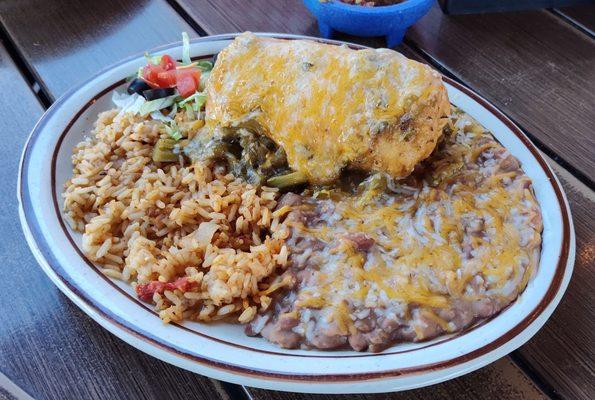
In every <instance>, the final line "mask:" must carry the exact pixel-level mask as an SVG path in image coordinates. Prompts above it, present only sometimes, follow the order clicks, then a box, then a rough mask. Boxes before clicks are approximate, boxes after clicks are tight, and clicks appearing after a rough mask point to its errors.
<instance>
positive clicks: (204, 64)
mask: <svg viewBox="0 0 595 400" xmlns="http://www.w3.org/2000/svg"><path fill="white" fill-rule="evenodd" d="M196 66H197V67H198V68H200V69H201V70H203V71H205V72H206V71H210V70H212V69H213V63H212V62H210V61H206V60H202V61H198V62H197V63H196Z"/></svg>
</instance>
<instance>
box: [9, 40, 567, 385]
mask: <svg viewBox="0 0 595 400" xmlns="http://www.w3.org/2000/svg"><path fill="white" fill-rule="evenodd" d="M235 36H236V34H226V35H216V36H208V37H202V38H196V39H193V40H192V41H191V42H192V43H195V42H211V41H221V40H231V39H233V38H234V37H235ZM272 37H275V38H279V39H290V40H291V39H307V40H314V41H317V42H321V43H327V44H335V45H341V44H347V45H348V46H349V47H351V48H353V49H358V50H359V49H365V48H367V47H365V46H361V45H356V44H351V43H344V42H340V41H334V40H325V39H320V38H314V37H308V36H301V35H286V36H284V35H282V34H279V35H277V34H275V35H274V36H272ZM178 46H179V43H174V44H170V45H165V46H161V47H158V48H156V49H154V50H153V51H152V52H156V51H164V50H167V49H171V48H175V47H178ZM138 57H139V56H138V55H135V56H132V57H129V58H127V59H125V60H122V61H121V62H119V63H116V64H113V65H111V66H109V67H107V68H105V69H103V70H102V71H100V72H98V73H97V74H95V75H94V76H92V77H91V78H89V79H88V80H86V81H85V82H83V83H82V84H80V85H79V86H77V87H75V88H73V89H72V90H70V91H69V92H68V93H66V94H65V95H64V96H62V97H61V98H60V99H58V100H57V101H56V103H55V104H56V105H57V104H59V103H61V102H63V101H64V100H65V99H67V98H69V97H70V96H72V94H73V93H75V92H76V91H77V90H78V89H79V88H80V87H82V86H84V85H85V84H87V83H89V82H91V81H93V80H94V79H95V78H97V77H98V76H100V75H102V74H103V73H104V72H105V71H107V70H110V69H112V68H114V67H116V66H119V65H122V64H125V63H127V62H129V61H131V60H134V59H136V58H138ZM204 57H208V55H203V56H200V57H196V58H204ZM443 80H444V81H445V82H447V83H448V84H450V85H452V86H453V87H455V88H457V89H458V90H460V91H462V92H463V93H465V94H466V95H468V96H469V97H471V98H472V99H473V100H475V101H477V102H478V103H479V104H481V105H482V106H483V107H484V108H486V109H487V110H488V111H489V112H490V113H492V114H493V115H495V116H496V117H497V118H498V119H499V120H500V121H501V122H503V123H504V124H505V125H506V126H507V127H508V128H509V129H510V130H511V131H512V132H514V134H515V135H516V136H517V137H518V138H519V139H520V140H521V142H522V143H523V144H524V145H525V147H526V148H527V149H528V150H529V151H530V152H531V154H532V155H533V157H535V159H536V160H537V162H538V163H539V165H540V167H541V168H542V170H543V171H544V172H545V174H546V176H547V177H548V179H549V180H550V183H551V185H552V187H553V189H554V192H555V193H556V198H557V201H558V205H559V206H560V211H561V215H562V225H563V232H562V246H561V250H560V254H559V258H558V263H557V266H556V273H555V275H554V277H553V279H552V282H551V284H550V286H549V287H548V290H547V291H546V293H545V295H544V296H543V298H542V300H541V301H540V303H539V304H538V305H537V306H536V307H535V308H534V309H533V310H532V311H531V313H529V314H528V315H527V316H526V317H525V318H524V319H523V320H522V321H521V322H520V323H518V324H517V325H515V326H514V327H512V328H511V329H509V330H508V331H507V332H506V333H504V334H503V335H502V336H500V337H499V338H498V339H496V340H495V341H493V342H491V343H488V344H486V345H484V346H482V347H480V348H478V349H475V350H473V351H471V352H469V353H467V354H464V355H461V356H458V357H455V358H453V359H450V360H445V361H441V362H437V363H433V364H427V365H421V366H417V367H411V368H400V369H395V370H388V371H380V372H370V373H355V374H317V375H312V374H299V375H295V374H284V373H276V372H271V371H263V370H256V369H250V368H245V367H241V366H237V365H232V364H227V363H224V362H220V361H217V360H212V359H208V358H206V357H202V356H198V355H194V354H189V353H187V352H186V351H183V350H181V349H178V348H175V347H173V346H171V345H169V344H167V343H165V342H163V341H161V340H160V339H159V338H157V337H154V336H152V335H150V334H148V333H146V332H140V330H139V329H138V327H134V326H130V325H129V324H127V323H126V321H121V320H120V319H119V318H118V317H116V316H115V315H114V314H112V313H110V312H109V310H104V309H102V308H101V307H100V306H99V305H98V304H96V303H95V302H94V301H93V299H91V298H90V296H88V295H87V294H86V293H82V292H81V290H79V289H78V288H77V287H76V286H75V285H74V284H73V283H72V282H71V281H70V280H69V279H68V278H67V277H65V276H63V275H61V274H60V273H59V272H58V271H57V270H56V268H54V267H53V266H51V265H50V267H51V268H52V270H53V272H54V273H55V274H56V276H57V277H58V279H60V280H61V281H62V282H63V283H64V284H65V286H66V287H67V288H68V289H69V290H70V291H71V292H72V293H73V294H74V295H75V296H77V297H78V298H79V299H80V300H82V301H84V302H85V303H86V304H87V306H89V307H90V308H92V309H93V310H95V311H96V312H97V313H98V314H99V315H100V316H101V317H102V318H103V319H105V320H107V322H109V323H111V324H112V325H115V326H117V327H119V328H121V329H123V330H124V331H126V332H127V333H129V334H131V335H133V336H135V337H136V338H137V339H141V340H143V341H144V342H147V343H149V344H152V345H154V346H157V347H159V348H160V349H162V350H165V351H167V352H169V353H173V354H176V355H178V356H181V357H183V358H185V359H188V360H191V361H195V362H198V363H201V364H206V365H208V366H210V367H214V368H217V369H222V370H226V371H228V372H229V371H232V372H234V373H239V374H242V375H248V376H256V377H260V378H271V379H279V380H288V381H316V382H320V381H325V382H329V383H336V382H341V381H355V380H364V379H380V378H387V377H396V376H403V375H410V374H417V373H423V372H428V371H436V370H440V369H444V368H450V367H454V366H456V365H458V364H462V363H465V362H468V361H471V360H473V359H475V358H477V357H480V356H483V355H485V354H488V353H490V352H491V351H494V350H496V349H497V348H499V347H500V346H502V345H503V344H505V343H507V342H509V341H510V340H512V339H513V338H514V337H516V336H517V335H518V334H519V333H521V332H522V331H523V330H524V329H526V328H527V327H528V326H529V325H530V324H531V323H532V322H533V321H535V319H537V317H538V316H539V315H540V314H541V313H542V312H543V311H544V309H545V308H546V307H547V306H548V305H549V303H550V302H551V301H552V300H553V298H554V297H555V295H556V294H557V292H558V291H559V289H560V285H561V283H562V280H563V277H564V275H565V271H566V267H567V266H566V264H567V262H568V255H569V247H570V240H569V239H570V223H569V215H568V210H567V208H566V206H565V205H566V202H565V200H564V195H563V191H562V189H561V187H560V185H559V183H558V181H557V180H556V178H555V176H554V175H553V173H552V171H551V170H550V168H549V167H548V165H547V163H546V161H545V160H544V159H543V157H542V156H541V154H540V153H539V150H537V148H535V146H534V145H533V144H532V143H531V141H530V140H529V139H528V138H527V137H526V136H525V135H524V134H523V132H522V131H521V130H520V128H518V127H517V126H516V125H515V124H514V123H513V122H512V121H511V120H510V119H509V118H508V117H506V116H505V115H504V114H503V113H502V112H501V111H500V110H498V109H497V108H496V107H495V106H494V105H492V104H491V103H489V102H488V101H487V100H485V99H483V98H482V97H480V96H479V95H477V94H476V93H474V92H473V91H472V90H470V89H468V88H467V87H465V86H463V85H462V84H460V83H458V82H456V81H454V80H453V79H451V78H448V77H446V76H443ZM122 83H124V80H120V81H118V82H117V83H115V84H112V85H110V86H109V87H108V88H106V89H104V90H102V91H101V92H99V93H98V94H96V95H95V96H94V97H93V98H92V99H91V100H89V101H88V102H87V103H86V104H85V105H84V106H83V107H81V109H79V111H78V112H77V113H76V115H75V116H74V117H73V118H72V119H71V120H70V121H69V123H68V125H67V126H66V128H65V129H64V130H63V131H62V133H61V135H60V137H59V138H58V141H57V142H56V145H55V147H54V151H53V155H52V161H51V163H52V165H51V189H52V199H53V203H54V208H55V211H56V213H57V216H58V220H59V222H60V225H61V228H62V230H63V231H64V232H65V234H66V236H67V238H68V239H69V241H70V243H71V245H73V247H74V248H75V250H76V252H77V253H78V254H79V256H80V257H81V258H83V260H85V262H86V263H87V264H88V265H90V266H91V267H92V268H93V269H94V270H95V271H96V272H97V273H98V274H99V275H100V276H101V277H102V278H104V279H105V280H106V281H107V282H109V283H110V285H112V286H113V287H114V288H116V289H117V290H118V291H119V292H121V293H123V294H124V295H126V296H127V297H129V298H130V299H132V300H133V301H135V302H136V303H138V304H139V305H140V306H141V307H143V308H144V309H145V310H147V311H149V312H151V313H152V314H155V312H154V311H153V310H151V309H150V308H149V307H147V306H146V305H145V304H143V303H142V302H140V301H138V300H137V299H134V297H132V296H130V295H129V294H128V293H126V292H125V291H124V290H122V289H121V288H119V287H118V286H117V285H116V284H115V283H114V282H112V281H111V280H110V279H109V278H107V277H106V276H105V275H104V274H103V273H102V272H101V271H100V270H99V269H98V268H97V266H95V265H94V264H93V263H92V262H91V261H90V260H89V259H88V258H87V257H86V256H85V255H84V254H83V253H82V252H81V250H80V249H79V248H78V246H77V245H76V243H75V242H74V239H73V238H72V237H71V235H70V233H69V232H68V230H67V229H66V227H65V224H64V221H63V218H62V215H61V212H60V209H59V206H58V201H57V198H56V177H55V167H56V163H57V155H58V152H59V150H60V147H61V143H62V141H63V139H64V137H65V136H66V135H67V133H68V132H69V130H70V128H71V127H72V126H73V125H74V123H75V122H76V121H77V120H78V118H79V117H80V116H81V115H82V114H83V112H84V111H86V110H87V109H88V108H89V107H90V106H91V105H92V104H93V103H95V101H97V99H99V98H101V97H102V96H104V95H105V94H107V93H108V92H110V91H112V90H113V89H114V88H116V87H118V86H120V85H121V84H122ZM56 108H57V107H56ZM56 108H55V107H50V108H49V109H48V110H47V111H46V113H45V114H44V115H43V116H42V119H41V120H40V122H41V121H42V120H47V119H49V117H50V116H51V115H53V114H54V113H55V111H56ZM40 126H42V124H40V123H38V124H37V125H36V126H35V127H34V128H33V131H32V132H31V135H30V136H29V139H28V140H27V143H26V145H25V150H24V152H23V158H22V161H21V177H20V181H21V184H20V185H21V186H20V188H19V197H20V200H21V204H22V209H23V214H24V217H25V221H26V223H27V227H28V229H29V230H31V228H30V224H29V221H30V218H28V214H27V212H26V211H27V209H28V208H30V204H27V203H26V202H24V201H23V199H24V196H23V191H24V183H23V182H24V179H23V175H24V168H23V167H24V165H25V163H26V155H27V153H28V152H29V150H30V143H31V139H32V138H33V137H34V136H36V134H37V133H38V132H39V130H40ZM31 236H34V235H33V234H31ZM44 258H46V257H45V255H44ZM46 262H47V258H46ZM48 265H49V262H48ZM505 309H506V307H505V308H504V309H502V310H500V311H499V312H498V313H497V314H496V315H494V316H492V317H490V318H488V319H486V320H485V321H482V322H481V324H483V323H485V322H487V321H489V320H490V319H491V318H494V317H496V316H497V315H499V314H500V313H501V312H502V311H504V310H505ZM481 324H475V325H473V326H471V327H470V328H467V329H465V330H463V331H461V332H459V333H458V334H456V335H454V336H452V337H449V338H447V339H445V340H443V341H439V342H436V343H430V344H428V345H427V346H424V347H422V348H417V349H411V350H406V351H400V352H383V353H368V354H366V355H354V356H310V355H301V354H287V353H280V352H271V351H266V350H259V349H254V348H251V347H247V346H242V345H237V344H231V343H229V342H227V341H224V340H221V339H217V338H214V337H211V336H208V335H205V334H202V333H200V332H197V331H194V330H192V329H189V328H187V327H184V326H182V325H179V324H176V326H177V327H179V328H181V329H183V330H186V331H190V332H192V333H194V334H198V335H200V336H203V337H205V338H208V339H211V340H215V341H217V342H220V343H224V344H231V345H234V346H236V347H240V348H243V349H248V350H251V351H257V352H261V353H268V354H275V355H281V356H285V357H286V356H300V357H310V358H314V357H323V358H356V359H357V358H359V357H370V356H386V355H391V354H399V353H404V352H410V351H418V350H421V349H423V348H427V347H431V346H434V345H437V344H441V343H444V342H446V341H449V340H452V339H454V338H456V337H459V336H462V335H464V334H466V333H468V332H469V331H471V330H473V329H475V328H477V327H478V326H480V325H481Z"/></svg>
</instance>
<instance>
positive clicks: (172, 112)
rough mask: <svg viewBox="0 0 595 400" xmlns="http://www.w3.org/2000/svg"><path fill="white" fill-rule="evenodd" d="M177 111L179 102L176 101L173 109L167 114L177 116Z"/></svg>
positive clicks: (171, 116) (170, 116)
mask: <svg viewBox="0 0 595 400" xmlns="http://www.w3.org/2000/svg"><path fill="white" fill-rule="evenodd" d="M177 112H178V103H174V105H173V107H172V108H171V111H170V112H169V114H167V116H168V117H169V118H173V117H175V116H176V113H177Z"/></svg>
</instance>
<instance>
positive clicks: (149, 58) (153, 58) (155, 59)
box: [145, 52, 161, 65]
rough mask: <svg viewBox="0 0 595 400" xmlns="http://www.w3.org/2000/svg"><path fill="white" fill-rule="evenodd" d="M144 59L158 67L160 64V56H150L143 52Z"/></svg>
mask: <svg viewBox="0 0 595 400" xmlns="http://www.w3.org/2000/svg"><path fill="white" fill-rule="evenodd" d="M145 58H146V59H147V62H148V63H149V64H153V65H159V63H160V62H161V56H152V55H150V54H149V53H147V52H145Z"/></svg>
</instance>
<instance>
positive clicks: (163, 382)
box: [0, 43, 227, 400]
mask: <svg viewBox="0 0 595 400" xmlns="http://www.w3.org/2000/svg"><path fill="white" fill-rule="evenodd" d="M0 87H1V88H2V90H3V93H10V96H5V95H2V96H0V141H1V142H2V155H3V156H2V157H0V180H1V181H2V185H0V199H1V200H2V207H0V226H2V240H1V241H0V265H1V266H2V272H3V274H4V276H6V277H8V282H7V283H5V284H4V285H3V288H2V290H0V313H1V315H2V318H1V321H2V322H1V323H0V371H2V373H4V374H5V375H6V376H7V377H8V378H9V379H10V380H12V381H13V382H14V383H15V384H16V385H18V386H20V387H21V388H22V389H23V390H25V391H26V392H28V393H29V394H30V395H31V396H33V397H34V398H36V399H89V398H105V399H118V398H120V399H147V398H153V399H179V398H195V399H209V400H210V399H222V398H227V395H226V394H225V393H224V392H223V391H222V390H221V388H220V386H219V384H218V383H217V382H215V381H212V380H209V379H207V378H204V377H201V376H200V375H196V374H193V373H190V372H187V371H185V370H182V369H179V368H176V367H174V366H171V365H169V364H166V363H164V362H161V361H159V360H157V359H155V358H153V357H150V356H148V355H146V354H144V353H141V352H140V351H137V350H135V349H134V348H132V347H131V346H129V345H127V344H126V343H124V342H122V341H121V340H119V339H117V338H116V337H115V336H113V335H111V334H110V333H109V332H108V331H106V330H104V329H103V328H101V327H100V326H99V325H98V324H96V323H95V322H94V321H92V320H91V319H90V318H89V317H87V316H86V315H84V314H83V313H82V312H81V311H80V310H79V309H78V308H77V307H76V306H74V305H73V304H72V303H71V302H70V301H69V300H68V299H67V298H66V297H65V296H64V295H62V294H61V293H60V291H59V290H58V289H57V288H56V287H55V286H54V285H53V284H52V282H51V281H50V280H49V279H48V278H47V277H46V276H45V274H44V273H43V271H42V270H41V268H40V267H39V266H38V265H37V262H36V261H35V259H34V258H33V256H32V255H31V253H30V251H29V248H28V247H27V244H26V242H25V238H24V237H23V234H22V232H21V227H20V224H19V217H18V211H17V202H16V184H17V170H18V163H19V157H20V154H21V151H22V148H23V145H24V143H25V140H26V139H27V136H28V134H29V131H30V129H31V128H32V127H33V125H34V124H35V122H36V121H37V119H38V118H39V117H40V116H41V114H42V113H43V108H42V106H41V105H40V104H39V102H38V101H37V99H36V97H35V95H34V94H33V92H32V91H31V90H30V89H29V87H28V85H27V83H26V82H25V80H24V79H23V77H22V76H21V75H20V73H19V71H18V70H17V69H16V67H15V65H14V64H13V63H12V61H11V60H10V59H9V56H8V54H7V53H6V51H5V49H4V47H2V43H0ZM14 99H18V101H14Z"/></svg>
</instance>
